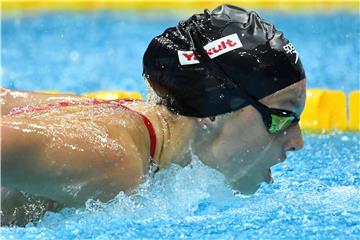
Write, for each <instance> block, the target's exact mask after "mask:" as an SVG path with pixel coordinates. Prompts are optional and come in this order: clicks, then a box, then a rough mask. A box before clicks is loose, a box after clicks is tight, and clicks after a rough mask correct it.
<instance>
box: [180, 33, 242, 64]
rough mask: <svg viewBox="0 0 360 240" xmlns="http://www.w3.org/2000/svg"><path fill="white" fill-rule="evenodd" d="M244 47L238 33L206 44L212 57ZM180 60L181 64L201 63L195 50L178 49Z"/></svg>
mask: <svg viewBox="0 0 360 240" xmlns="http://www.w3.org/2000/svg"><path fill="white" fill-rule="evenodd" d="M240 47H242V43H241V42H240V39H239V37H238V35H237V34H236V33H234V34H231V35H228V36H225V37H222V38H219V39H217V40H215V41H212V42H209V43H208V44H206V45H205V46H204V49H205V51H206V52H207V54H208V55H209V57H210V58H211V59H213V58H216V57H217V56H220V55H222V54H224V53H227V52H230V51H232V50H234V49H237V48H240ZM178 56H179V62H180V64H181V65H190V64H197V63H200V62H199V60H198V58H197V57H196V56H195V54H194V52H193V51H181V50H179V51H178Z"/></svg>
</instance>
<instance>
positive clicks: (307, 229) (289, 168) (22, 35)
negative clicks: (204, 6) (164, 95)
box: [0, 12, 360, 239]
mask: <svg viewBox="0 0 360 240" xmlns="http://www.w3.org/2000/svg"><path fill="white" fill-rule="evenodd" d="M261 15H265V16H266V19H268V20H269V21H272V22H274V23H275V24H276V26H277V28H278V29H281V30H283V31H284V32H286V36H288V38H290V39H291V40H292V42H293V43H294V45H295V46H296V47H297V49H298V51H299V52H300V55H301V57H302V61H303V64H304V66H305V68H306V70H307V76H308V79H309V84H308V85H309V87H326V88H334V89H341V90H344V91H345V92H350V91H351V90H354V89H359V86H358V84H359V79H360V78H359V72H360V65H359V64H360V63H359V61H358V59H359V55H360V50H359V42H358V39H359V36H360V24H359V15H355V14H350V13H346V14H345V13H331V14H330V13H329V14H323V15H318V14H297V15H288V14H284V13H263V14H261ZM181 18H183V16H165V17H162V18H154V17H151V16H149V15H141V18H139V15H136V14H134V13H121V12H120V13H116V12H94V13H63V12H59V13H52V14H46V13H45V14H35V15H26V16H19V17H11V18H3V19H2V32H1V33H2V52H1V54H2V67H1V77H2V85H4V86H5V87H9V88H12V89H25V90H41V89H51V90H58V91H71V92H75V93H83V92H91V91H97V90H102V89H126V90H136V91H140V92H141V93H142V94H143V95H145V94H146V87H145V84H144V83H143V80H142V76H141V68H142V54H143V52H144V51H145V49H146V47H147V44H148V42H149V41H150V40H151V38H152V37H153V36H154V35H156V34H160V33H161V32H162V31H163V30H164V29H165V28H166V27H168V26H172V25H174V24H175V23H176V22H177V20H178V19H181ZM304 138H305V147H304V149H303V150H302V151H299V152H293V153H289V154H288V159H287V160H286V161H285V162H284V163H282V164H280V165H278V166H276V167H274V168H273V176H274V178H275V183H274V184H272V185H266V184H265V185H264V186H262V188H260V190H259V191H258V192H257V193H256V194H254V195H252V196H242V195H238V194H234V193H233V191H232V190H231V189H230V188H229V187H228V185H227V183H226V182H225V180H224V178H223V176H222V175H221V174H220V173H218V172H217V171H215V170H212V169H209V168H208V167H206V166H204V165H202V164H201V162H200V161H199V160H198V159H197V157H196V156H193V162H192V164H191V166H187V167H185V168H180V167H178V166H175V165H174V166H171V167H170V168H169V169H167V170H165V171H162V172H160V173H159V174H157V175H156V176H155V178H153V179H150V180H149V181H148V182H146V183H144V184H142V185H141V186H140V187H139V188H138V189H136V191H135V192H134V194H132V195H130V196H126V195H124V194H123V193H119V195H118V196H117V197H116V198H114V199H113V200H112V201H110V202H109V203H101V202H97V201H94V200H88V201H87V203H86V204H85V205H84V207H83V208H80V209H64V210H63V211H61V212H60V213H47V214H46V216H45V217H44V219H43V220H42V221H40V222H39V223H37V224H36V225H33V224H28V226H26V227H25V228H20V227H1V228H0V229H1V239H144V238H147V239H179V238H186V239H248V238H250V239H251V238H256V239H270V238H271V239H359V237H360V207H359V206H360V171H359V167H360V161H359V160H360V159H359V156H360V134H359V133H356V132H354V133H350V132H348V133H337V132H333V133H328V134H322V135H320V134H310V133H306V134H305V136H304Z"/></svg>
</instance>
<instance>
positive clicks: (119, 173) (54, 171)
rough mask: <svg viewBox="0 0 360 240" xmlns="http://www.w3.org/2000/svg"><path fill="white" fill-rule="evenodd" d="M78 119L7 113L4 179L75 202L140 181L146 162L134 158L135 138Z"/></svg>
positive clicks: (5, 182) (105, 196) (109, 194)
mask: <svg viewBox="0 0 360 240" xmlns="http://www.w3.org/2000/svg"><path fill="white" fill-rule="evenodd" d="M45 124H46V125H45ZM67 124H68V125H67ZM78 124H80V123H78V122H76V121H75V122H70V123H69V122H68V123H67V122H58V121H50V120H47V121H43V122H42V121H36V120H32V119H20V120H19V119H16V118H11V117H3V119H2V144H1V147H2V151H1V155H2V169H1V171H2V184H3V185H4V186H8V187H13V188H17V189H20V190H24V191H27V192H29V193H33V194H36V195H40V196H44V197H48V198H51V199H53V200H57V201H59V202H62V203H64V204H67V205H68V206H74V205H79V204H82V203H84V202H85V201H86V200H87V199H89V198H99V199H101V200H109V199H111V198H112V197H114V196H115V195H116V194H117V193H118V192H119V191H126V190H129V189H130V188H132V187H134V186H135V185H136V184H137V183H139V181H140V178H141V177H142V174H143V168H142V161H141V160H140V159H137V158H133V157H132V155H136V154H135V152H134V151H136V147H134V144H133V143H131V142H128V141H124V142H123V143H119V142H117V141H116V140H114V139H112V138H110V137H107V136H106V133H104V131H105V130H104V129H103V130H104V131H97V128H98V127H99V126H93V128H91V126H90V127H89V126H87V127H88V129H85V127H84V125H81V124H80V125H78ZM82 124H90V123H86V122H85V123H82ZM91 124H93V123H91ZM103 133H104V134H103ZM102 135H103V136H102ZM124 139H127V136H126V132H124Z"/></svg>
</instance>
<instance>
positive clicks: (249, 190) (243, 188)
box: [233, 184, 260, 195]
mask: <svg viewBox="0 0 360 240" xmlns="http://www.w3.org/2000/svg"><path fill="white" fill-rule="evenodd" d="M233 188H234V189H235V190H237V191H239V192H240V193H241V194H244V195H251V194H254V193H256V191H257V190H258V189H259V188H260V184H246V185H245V184H244V185H242V184H235V185H233Z"/></svg>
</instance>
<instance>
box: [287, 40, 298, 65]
mask: <svg viewBox="0 0 360 240" xmlns="http://www.w3.org/2000/svg"><path fill="white" fill-rule="evenodd" d="M283 49H284V50H285V52H286V53H287V54H293V53H295V54H296V55H295V64H296V63H297V61H298V59H299V54H298V52H297V51H296V49H295V47H294V45H292V43H288V44H286V45H285V46H283Z"/></svg>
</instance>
